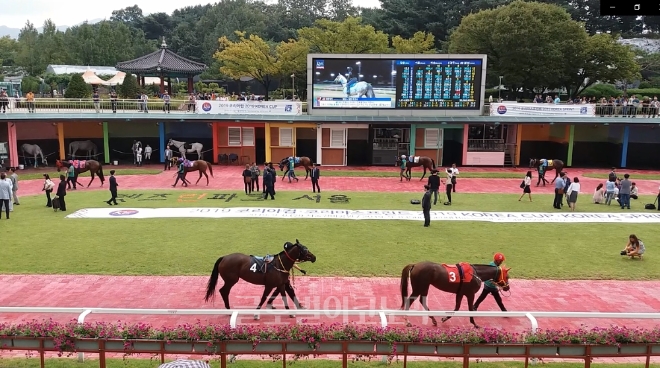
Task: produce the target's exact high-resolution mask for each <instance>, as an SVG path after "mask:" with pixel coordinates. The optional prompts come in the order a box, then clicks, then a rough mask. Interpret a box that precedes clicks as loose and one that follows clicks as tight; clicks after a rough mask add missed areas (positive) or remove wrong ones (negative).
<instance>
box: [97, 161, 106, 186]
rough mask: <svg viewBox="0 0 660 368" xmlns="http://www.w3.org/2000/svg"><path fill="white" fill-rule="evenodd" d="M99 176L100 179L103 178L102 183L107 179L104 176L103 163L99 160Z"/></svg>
mask: <svg viewBox="0 0 660 368" xmlns="http://www.w3.org/2000/svg"><path fill="white" fill-rule="evenodd" d="M97 174H98V176H99V180H101V184H103V182H104V181H105V177H104V176H103V165H101V163H100V162H99V171H98V172H97Z"/></svg>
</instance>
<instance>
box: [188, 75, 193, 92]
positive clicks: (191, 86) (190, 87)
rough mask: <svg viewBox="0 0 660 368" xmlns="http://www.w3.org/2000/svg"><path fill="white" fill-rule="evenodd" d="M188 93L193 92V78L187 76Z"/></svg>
mask: <svg viewBox="0 0 660 368" xmlns="http://www.w3.org/2000/svg"><path fill="white" fill-rule="evenodd" d="M188 93H193V79H192V77H188Z"/></svg>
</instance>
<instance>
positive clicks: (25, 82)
mask: <svg viewBox="0 0 660 368" xmlns="http://www.w3.org/2000/svg"><path fill="white" fill-rule="evenodd" d="M40 84H41V81H40V80H39V78H37V77H33V76H30V75H29V76H27V77H24V78H23V79H21V91H22V92H23V94H26V93H28V92H30V91H31V92H34V93H38V92H39V85H40Z"/></svg>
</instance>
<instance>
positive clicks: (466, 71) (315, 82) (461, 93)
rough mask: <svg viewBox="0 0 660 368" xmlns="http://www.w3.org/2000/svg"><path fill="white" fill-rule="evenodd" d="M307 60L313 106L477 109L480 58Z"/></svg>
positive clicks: (479, 99) (331, 58)
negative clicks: (309, 63)
mask: <svg viewBox="0 0 660 368" xmlns="http://www.w3.org/2000/svg"><path fill="white" fill-rule="evenodd" d="M425 57H428V59H396V58H386V59H383V58H378V59H374V58H369V57H368V56H366V57H364V58H360V59H355V58H351V59H347V58H342V57H337V56H336V55H328V56H327V57H323V58H313V59H312V81H311V85H312V91H311V93H312V107H313V108H314V109H397V110H479V108H480V103H481V92H482V91H481V83H482V69H483V67H484V59H483V58H478V55H475V59H463V58H461V59H451V58H446V57H444V58H433V57H432V56H425Z"/></svg>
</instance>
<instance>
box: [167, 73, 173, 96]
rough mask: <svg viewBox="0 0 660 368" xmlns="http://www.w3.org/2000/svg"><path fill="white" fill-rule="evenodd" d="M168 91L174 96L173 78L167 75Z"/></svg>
mask: <svg viewBox="0 0 660 368" xmlns="http://www.w3.org/2000/svg"><path fill="white" fill-rule="evenodd" d="M167 93H168V94H169V95H170V96H172V78H170V77H167Z"/></svg>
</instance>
